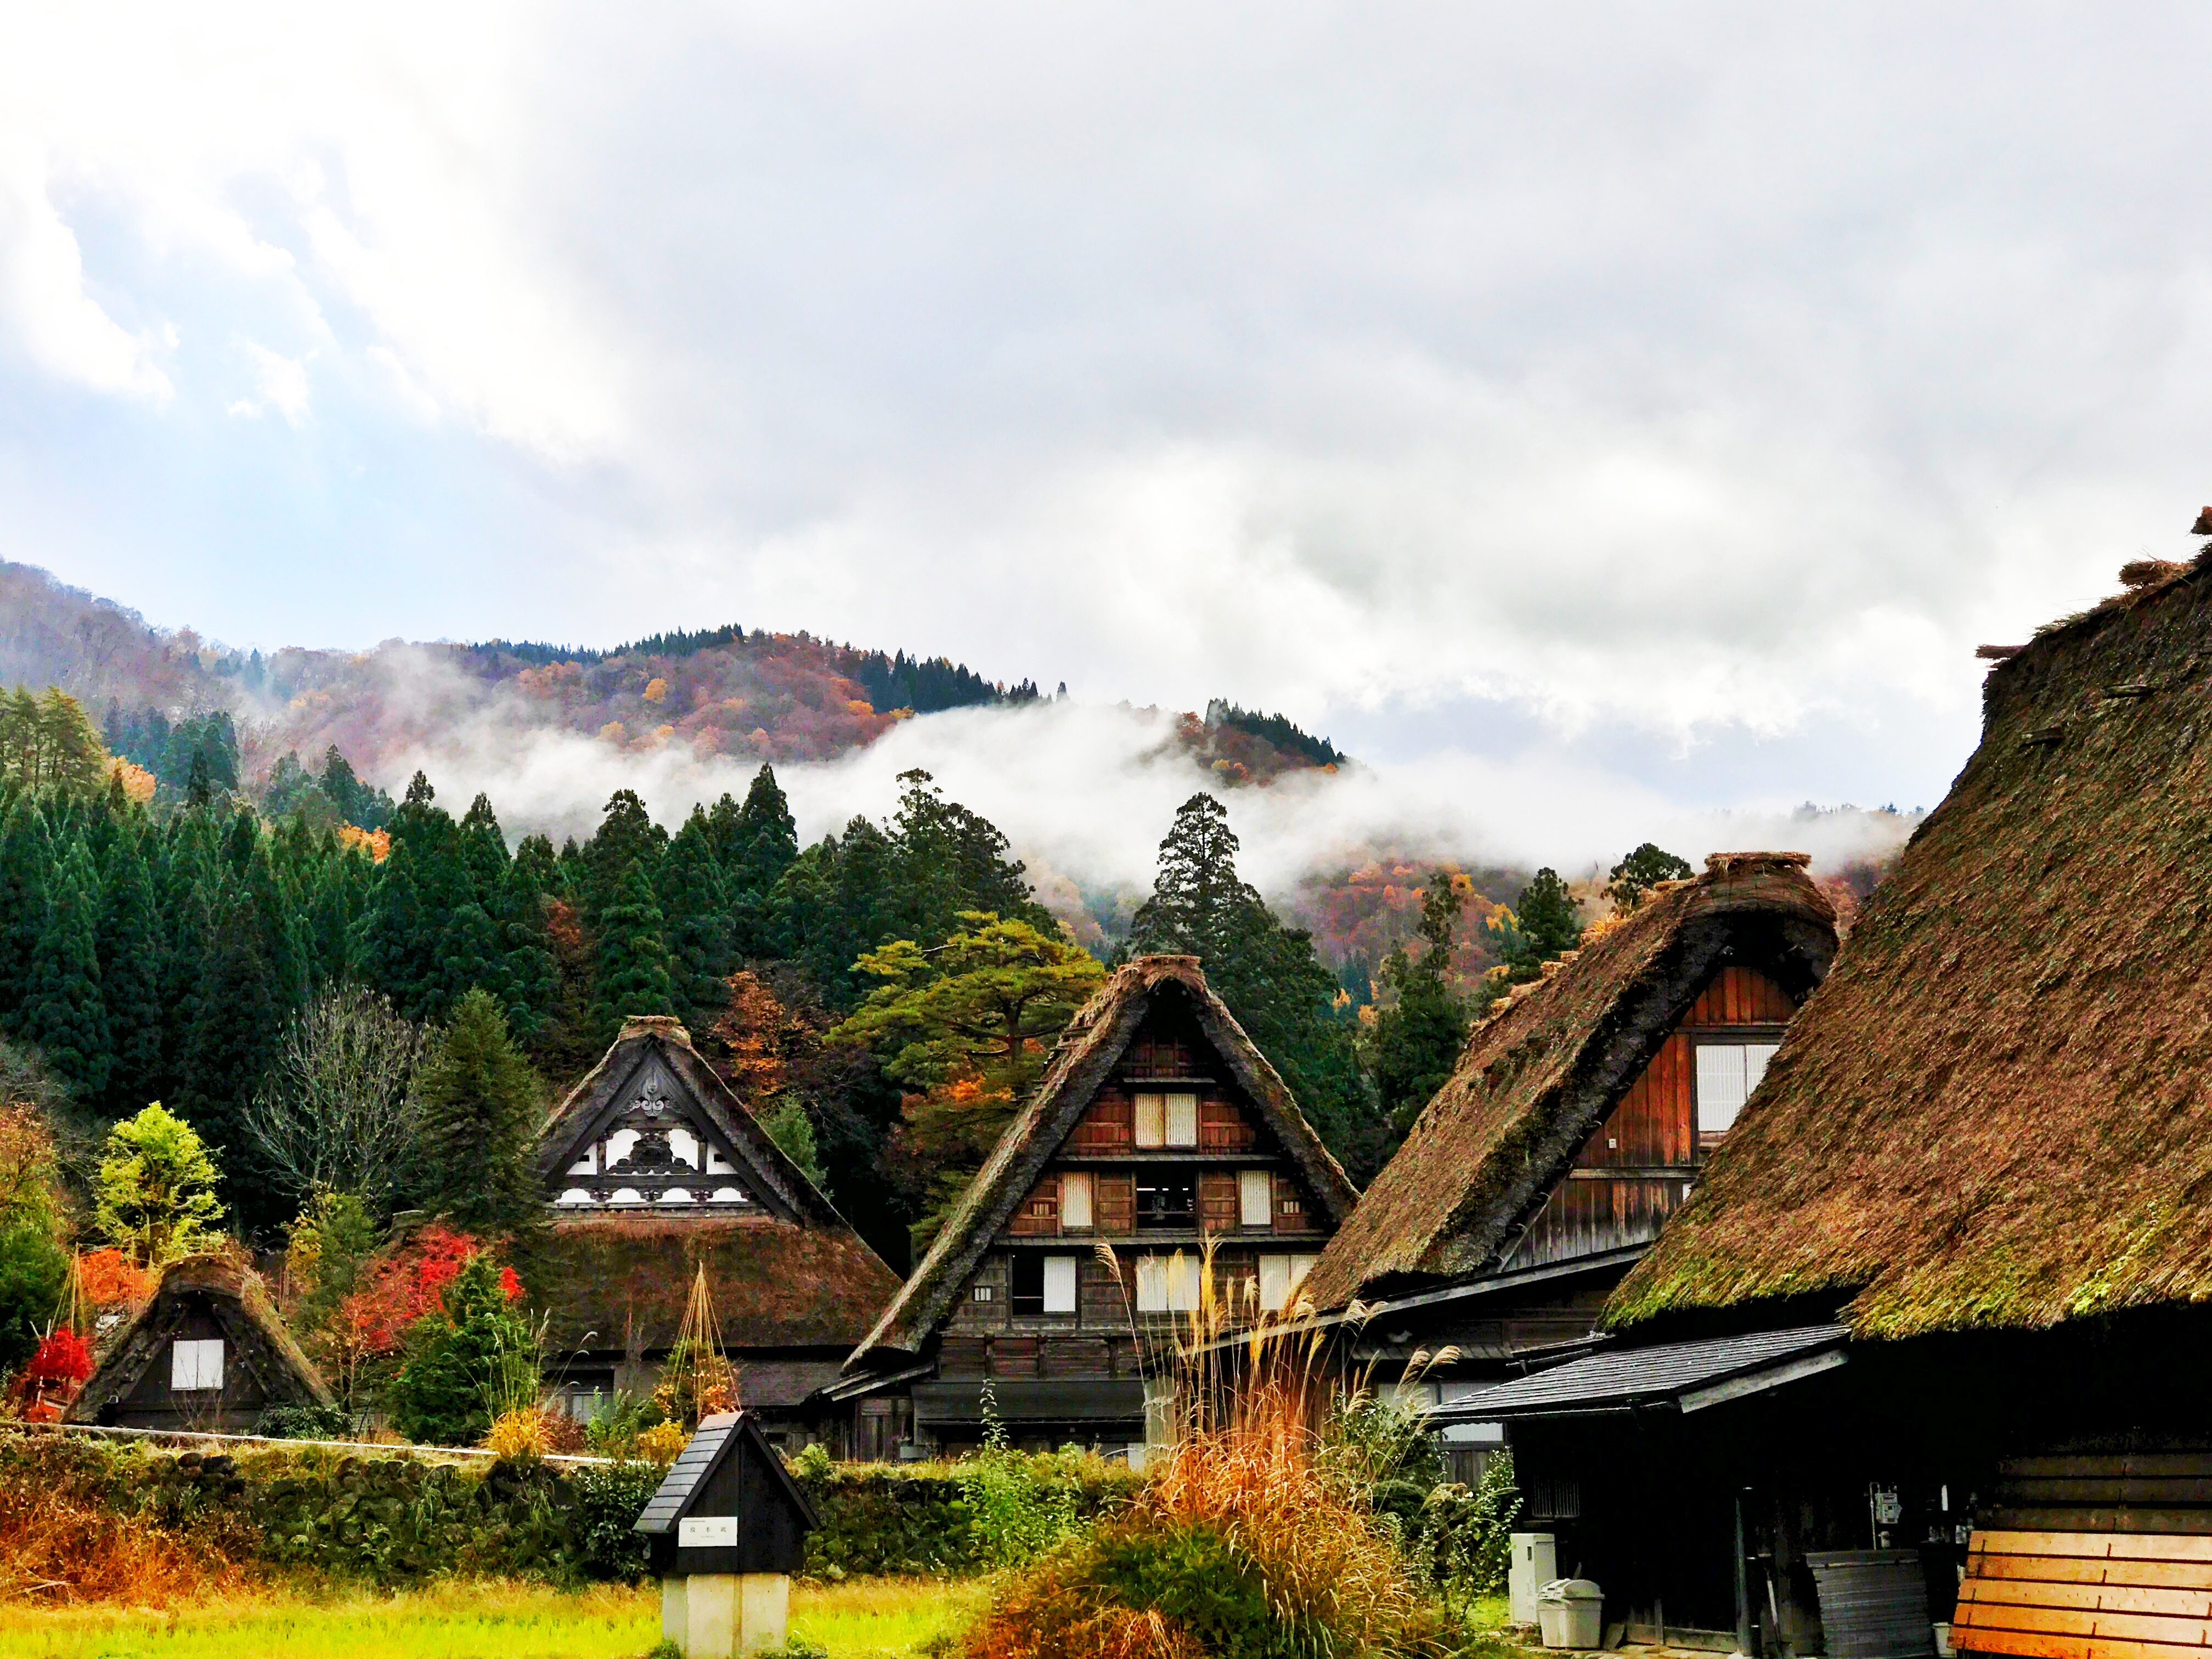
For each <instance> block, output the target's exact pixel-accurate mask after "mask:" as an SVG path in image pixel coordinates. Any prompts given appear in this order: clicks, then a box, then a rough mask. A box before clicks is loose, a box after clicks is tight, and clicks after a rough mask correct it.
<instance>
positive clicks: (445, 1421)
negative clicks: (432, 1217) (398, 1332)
mask: <svg viewBox="0 0 2212 1659" xmlns="http://www.w3.org/2000/svg"><path fill="white" fill-rule="evenodd" d="M501 1277H502V1275H501V1267H500V1264H499V1263H498V1261H496V1260H495V1259H494V1258H493V1256H492V1254H491V1252H490V1251H489V1250H479V1251H477V1253H476V1254H475V1255H472V1256H471V1257H470V1258H469V1259H468V1261H466V1262H465V1264H463V1266H462V1267H461V1270H460V1272H459V1273H456V1274H455V1275H454V1276H453V1279H451V1280H450V1281H449V1282H448V1283H447V1285H446V1288H445V1291H444V1293H443V1297H442V1302H443V1307H442V1310H441V1311H440V1312H437V1313H433V1314H425V1315H424V1316H422V1318H420V1319H418V1320H416V1322H415V1325H414V1328H412V1329H411V1330H410V1331H409V1332H408V1334H407V1358H406V1361H405V1363H404V1364H402V1365H401V1366H400V1368H399V1375H398V1376H397V1377H396V1378H394V1379H393V1381H392V1395H391V1406H392V1423H393V1425H394V1426H396V1427H397V1428H398V1430H399V1431H400V1432H401V1433H402V1434H404V1435H405V1436H406V1437H408V1438H409V1439H410V1440H415V1441H420V1442H422V1443H424V1444H426V1445H433V1446H473V1445H475V1444H477V1443H478V1442H479V1441H481V1440H482V1439H483V1437H484V1436H485V1435H486V1434H487V1433H488V1432H489V1431H490V1429H491V1425H492V1420H493V1419H495V1418H496V1417H497V1416H498V1415H499V1414H500V1413H501V1412H502V1411H505V1410H507V1409H509V1408H510V1407H513V1406H515V1405H517V1404H527V1403H529V1402H531V1401H535V1400H536V1399H537V1397H538V1345H537V1342H536V1340H534V1338H533V1336H532V1332H531V1329H530V1326H529V1322H527V1321H526V1320H525V1319H524V1318H523V1316H521V1314H520V1312H518V1311H517V1310H516V1309H515V1306H514V1304H513V1300H512V1298H510V1297H509V1296H508V1294H507V1288H506V1286H505V1285H504V1284H503V1283H502V1282H501Z"/></svg>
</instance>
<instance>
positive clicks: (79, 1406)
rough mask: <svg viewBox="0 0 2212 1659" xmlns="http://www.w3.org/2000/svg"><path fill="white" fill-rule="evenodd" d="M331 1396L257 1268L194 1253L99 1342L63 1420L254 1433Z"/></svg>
mask: <svg viewBox="0 0 2212 1659" xmlns="http://www.w3.org/2000/svg"><path fill="white" fill-rule="evenodd" d="M332 1402H333V1396H332V1395H331V1390H330V1388H329V1385H328V1384H326V1383H325V1382H324V1381H323V1379H322V1376H321V1374H320V1373H319V1372H318V1371H317V1370H315V1367H314V1364H313V1362H312V1361H311V1360H309V1359H308V1358H307V1355H306V1354H304V1353H302V1352H301V1351H300V1345H299V1344H298V1343H297V1342H295V1341H294V1340H292V1334H291V1332H290V1331H289V1330H287V1329H286V1328H285V1327H284V1322H283V1319H281V1318H280V1317H278V1316H277V1313H276V1309H275V1308H274V1307H273V1306H271V1305H270V1301H269V1297H268V1294H267V1292H266V1291H264V1289H263V1288H262V1285H261V1281H260V1280H259V1279H257V1278H256V1277H255V1276H254V1274H253V1273H252V1269H250V1268H248V1267H243V1266H241V1265H240V1263H239V1262H237V1261H233V1260H232V1259H231V1258H230V1257H228V1256H226V1255H191V1256H186V1257H185V1258H184V1259H183V1260H182V1261H173V1262H171V1263H170V1264H169V1265H168V1267H166V1268H165V1269H163V1271H162V1273H161V1279H160V1280H159V1282H158V1283H157V1284H156V1285H155V1287H154V1293H153V1295H152V1296H151V1297H148V1298H147V1301H146V1303H145V1305H144V1306H143V1307H141V1308H140V1309H139V1310H137V1313H135V1314H133V1315H132V1316H131V1318H130V1319H129V1320H128V1321H127V1322H125V1324H124V1326H123V1327H122V1328H121V1329H120V1330H118V1331H117V1332H116V1333H115V1334H114V1335H113V1336H112V1338H110V1339H109V1340H107V1341H106V1344H105V1345H104V1346H103V1347H102V1350H101V1354H100V1363H99V1365H98V1367H97V1369H95V1370H94V1372H93V1374H92V1376H90V1377H89V1378H88V1379H87V1380H86V1383H85V1385H84V1387H83V1388H82V1389H80V1390H78V1392H77V1395H76V1399H75V1400H73V1401H70V1407H69V1412H68V1415H67V1420H68V1421H70V1422H72V1423H96V1424H100V1425H103V1426H107V1427H114V1428H125V1429H172V1430H193V1431H204V1432H206V1433H210V1434H251V1433H252V1432H253V1431H254V1430H255V1429H256V1427H257V1426H258V1425H259V1424H260V1422H261V1419H262V1417H263V1414H264V1413H266V1412H268V1411H269V1410H270V1408H271V1407H279V1406H328V1405H330V1404H331V1403H332Z"/></svg>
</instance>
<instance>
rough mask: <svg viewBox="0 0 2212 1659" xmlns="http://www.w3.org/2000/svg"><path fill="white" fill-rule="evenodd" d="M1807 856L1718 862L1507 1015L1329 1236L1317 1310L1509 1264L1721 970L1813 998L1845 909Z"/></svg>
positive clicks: (1668, 890) (1535, 988)
mask: <svg viewBox="0 0 2212 1659" xmlns="http://www.w3.org/2000/svg"><path fill="white" fill-rule="evenodd" d="M1806 861H1807V860H1806V858H1805V855H1804V854H1802V853H1725V854H1716V855H1715V856H1714V857H1712V858H1711V859H1709V860H1706V865H1705V873H1704V874H1703V875H1701V876H1699V877H1698V878H1696V879H1695V880H1692V881H1682V882H1670V883H1666V884H1662V886H1661V887H1660V888H1659V889H1658V890H1656V891H1655V892H1654V893H1653V895H1652V896H1650V898H1648V899H1647V900H1646V901H1645V902H1644V904H1643V905H1642V906H1641V907H1640V908H1638V910H1637V911H1636V912H1635V914H1634V915H1632V916H1630V917H1629V918H1628V919H1627V920H1626V921H1624V922H1622V923H1621V924H1620V926H1618V927H1613V928H1612V929H1611V930H1609V931H1607V932H1605V933H1601V934H1600V935H1598V936H1597V937H1596V938H1595V939H1593V940H1592V941H1591V942H1590V943H1589V945H1585V946H1584V947H1583V949H1582V950H1580V951H1575V952H1573V953H1572V954H1571V956H1570V957H1567V958H1565V959H1563V960H1562V961H1561V962H1560V963H1559V964H1557V966H1556V967H1554V968H1553V970H1552V971H1551V972H1550V973H1549V975H1547V977H1546V978H1544V979H1541V980H1539V981H1535V982H1534V983H1533V984H1531V985H1529V986H1528V987H1525V988H1523V989H1522V990H1521V991H1520V992H1519V993H1518V994H1516V996H1514V997H1513V999H1512V1000H1511V1001H1510V1003H1506V1004H1504V1005H1502V1006H1500V1007H1499V1008H1498V1009H1495V1010H1493V1012H1492V1015H1491V1017H1490V1018H1488V1019H1487V1020H1486V1021H1485V1022H1484V1023H1483V1024H1480V1025H1479V1026H1477V1027H1476V1028H1475V1029H1474V1031H1473V1032H1471V1033H1470V1034H1469V1035H1468V1041H1467V1046H1466V1048H1463V1049H1462V1051H1461V1053H1460V1059H1459V1064H1458V1066H1457V1067H1456V1068H1455V1070H1454V1071H1453V1073H1452V1075H1451V1078H1450V1080H1449V1081H1448V1082H1447V1083H1446V1084H1445V1085H1444V1086H1443V1088H1442V1089H1440V1090H1438V1091H1437V1096H1436V1098H1435V1099H1433V1100H1431V1102H1430V1103H1429V1104H1428V1106H1427V1108H1426V1109H1425V1110H1424V1111H1423V1112H1422V1114H1421V1115H1420V1117H1419V1119H1418V1120H1417V1121H1415V1123H1414V1125H1413V1133H1411V1134H1409V1135H1408V1136H1407V1138H1406V1144H1405V1145H1404V1146H1401V1147H1400V1148H1399V1150H1398V1153H1397V1155H1396V1156H1395V1158H1392V1159H1391V1160H1390V1162H1389V1164H1387V1165H1386V1166H1384V1168H1383V1172H1382V1173H1381V1174H1380V1175H1378V1176H1376V1177H1375V1179H1374V1181H1373V1182H1371V1183H1370V1185H1369V1187H1368V1188H1367V1191H1366V1193H1365V1194H1364V1195H1363V1196H1362V1197H1361V1199H1360V1200H1359V1205H1358V1208H1357V1209H1355V1210H1354V1211H1353V1212H1352V1218H1351V1219H1350V1220H1349V1221H1347V1222H1346V1224H1345V1225H1344V1226H1343V1227H1342V1228H1340V1230H1339V1231H1338V1232H1337V1234H1336V1237H1334V1238H1333V1239H1331V1240H1330V1241H1329V1243H1328V1249H1327V1250H1326V1251H1324V1252H1323V1253H1322V1259H1321V1261H1319V1262H1318V1263H1316V1266H1315V1267H1314V1270H1313V1273H1311V1274H1310V1276H1309V1277H1308V1278H1307V1279H1306V1281H1305V1291H1304V1293H1305V1294H1306V1295H1307V1296H1309V1297H1311V1299H1312V1301H1313V1303H1314V1305H1315V1306H1316V1308H1322V1309H1329V1308H1340V1307H1342V1306H1344V1305H1345V1304H1347V1303H1349V1302H1351V1301H1352V1300H1353V1299H1354V1298H1355V1297H1360V1298H1371V1297H1376V1296H1377V1295H1389V1294H1398V1293H1401V1292H1405V1291H1413V1290H1418V1289H1419V1288H1420V1287H1422V1286H1423V1285H1433V1284H1436V1283H1438V1282H1440V1281H1443V1280H1447V1279H1462V1278H1466V1277H1469V1276H1471V1275H1474V1274H1476V1273H1483V1272H1486V1271H1490V1270H1492V1269H1494V1268H1496V1267H1498V1266H1499V1265H1500V1263H1501V1262H1502V1261H1503V1259H1504V1255H1506V1253H1507V1252H1508V1251H1510V1249H1511V1246H1512V1244H1513V1243H1514V1242H1515V1240H1516V1239H1517V1237H1519V1233H1520V1228H1521V1226H1522V1224H1523V1223H1525V1222H1526V1221H1527V1219H1528V1217H1529V1216H1530V1215H1532V1214H1533V1213H1534V1211H1535V1210H1536V1208H1537V1207H1538V1206H1541V1204H1542V1202H1543V1200H1544V1199H1545V1198H1546V1196H1547V1195H1548V1194H1550V1192H1551V1190H1552V1188H1553V1187H1554V1186H1555V1185H1556V1184H1557V1183H1558V1182H1559V1180H1560V1179H1561V1178H1562V1177H1563V1176H1565V1173H1566V1170H1567V1169H1568V1168H1569V1166H1570V1165H1571V1164H1572V1163H1573V1162H1574V1159H1575V1157H1576V1155H1577V1153H1578V1152H1581V1150H1582V1148H1583V1146H1584V1145H1585V1143H1587V1142H1588V1140H1589V1138H1590V1136H1591V1135H1593V1134H1595V1133H1596V1132H1597V1130H1598V1129H1599V1127H1601V1125H1602V1124H1603V1123H1604V1121H1605V1119H1606V1115H1607V1113H1608V1112H1610V1111H1611V1110H1612V1109H1613V1107H1614V1105H1615V1104H1617V1103H1619V1101H1620V1097H1621V1096H1622V1095H1623V1094H1624V1093H1626V1091H1627V1090H1628V1089H1629V1087H1630V1085H1632V1084H1633V1083H1634V1082H1635V1080H1636V1079H1637V1078H1638V1075H1640V1074H1641V1073H1642V1072H1643V1071H1644V1067H1645V1066H1647V1065H1649V1064H1650V1060H1651V1058H1652V1056H1653V1055H1654V1054H1656V1053H1657V1052H1658V1050H1659V1047H1660V1045H1661V1043H1662V1042H1665V1040H1666V1038H1667V1035H1668V1032H1669V1031H1671V1030H1673V1029H1674V1026H1675V1025H1676V1024H1677V1023H1679V1022H1680V1019H1681V1018H1682V1017H1683V1015H1684V1014H1686V1013H1687V1012H1689V1009H1690V1006H1691V1005H1692V1003H1693V1002H1695V1001H1696V1000H1697V997H1698V994H1699V991H1700V990H1702V989H1703V988H1704V987H1705V984H1706V982H1707V981H1709V980H1710V979H1711V977H1712V975H1714V974H1715V973H1716V972H1717V971H1718V970H1719V969H1721V968H1723V967H1724V966H1728V965H1729V964H1735V965H1738V966H1742V967H1748V968H1754V969H1758V970H1759V972H1761V973H1763V974H1765V975H1767V977H1769V978H1770V979H1771V980H1773V981H1775V982H1776V983H1778V985H1780V986H1781V987H1782V988H1783V989H1784V990H1785V991H1788V992H1789V993H1790V994H1792V995H1793V996H1798V997H1802V996H1803V995H1804V994H1806V993H1807V992H1808V990H1809V989H1810V988H1811V987H1813V986H1814V984H1816V983H1818V982H1819V981H1820V977H1821V975H1823V974H1825V973H1826V971H1827V969H1828V963H1829V961H1830V959H1831V958H1832V957H1833V956H1834V954H1835V949H1836V913H1835V909H1834V908H1833V907H1832V905H1831V904H1830V903H1829V902H1828V901H1827V899H1826V896H1824V895H1823V894H1822V893H1821V892H1820V889H1818V888H1817V887H1815V886H1814V884H1813V883H1812V882H1811V881H1810V880H1809V879H1808V878H1807V877H1806V875H1805V871H1804V866H1805V864H1806Z"/></svg>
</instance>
